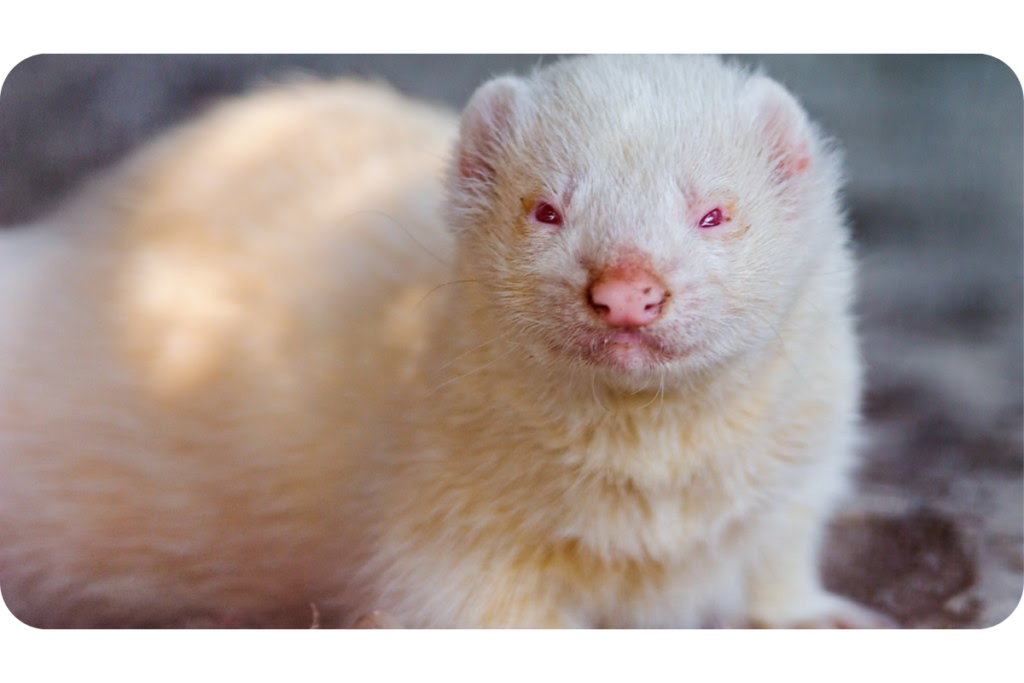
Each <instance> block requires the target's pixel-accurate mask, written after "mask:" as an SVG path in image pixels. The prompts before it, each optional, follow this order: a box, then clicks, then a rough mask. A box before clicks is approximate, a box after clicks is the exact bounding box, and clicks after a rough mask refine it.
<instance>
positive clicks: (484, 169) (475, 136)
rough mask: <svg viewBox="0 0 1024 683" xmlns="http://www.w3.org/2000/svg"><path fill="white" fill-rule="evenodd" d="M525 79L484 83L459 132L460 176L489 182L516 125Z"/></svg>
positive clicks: (474, 98) (467, 111) (470, 102)
mask: <svg viewBox="0 0 1024 683" xmlns="http://www.w3.org/2000/svg"><path fill="white" fill-rule="evenodd" d="M524 90H525V83H524V82H523V81H522V80H521V79H519V78H515V77H513V76H503V77H500V78H496V79H494V80H492V81H490V82H488V83H485V84H484V85H483V86H481V87H480V88H479V89H478V90H477V91H476V93H474V95H473V97H471V98H470V100H469V104H467V105H466V109H465V111H463V113H462V124H461V127H460V132H459V152H458V153H459V156H458V164H459V166H458V170H459V176H460V177H461V178H462V179H463V180H470V181H478V182H481V181H482V182H485V183H489V182H490V181H492V180H493V179H494V172H495V167H496V164H497V161H498V156H499V153H500V150H501V148H502V143H503V142H504V141H505V140H506V139H508V137H509V136H510V134H511V132H512V130H513V128H514V126H515V110H516V101H517V100H518V99H519V97H520V96H521V95H522V94H523V91H524Z"/></svg>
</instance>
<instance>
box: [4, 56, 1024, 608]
mask: <svg viewBox="0 0 1024 683" xmlns="http://www.w3.org/2000/svg"><path fill="white" fill-rule="evenodd" d="M743 59H744V61H750V62H753V63H758V64H761V65H763V66H764V67H765V68H766V69H767V71H768V72H769V73H770V74H771V75H773V76H775V77H776V78H778V79H779V80H781V81H782V82H784V83H785V84H786V85H787V86H789V87H790V88H791V89H792V90H793V91H794V92H796V93H797V94H798V96H799V97H800V98H801V99H802V100H803V101H804V103H805V105H806V106H807V108H808V110H809V111H810V112H811V114H812V116H813V117H814V118H815V119H816V120H818V121H819V122H820V123H821V125H822V126H823V128H824V129H825V130H826V131H828V132H829V133H830V134H832V135H834V136H836V137H837V138H838V139H839V140H840V141H841V143H842V146H843V147H844V148H845V150H846V154H847V160H848V170H849V184H848V198H849V205H850V209H851V217H852V220H853V223H854V226H855V232H856V236H857V240H858V243H859V245H860V252H861V257H862V283H863V285H862V295H861V318H862V325H861V328H862V330H863V333H864V354H865V357H866V359H867V362H868V366H869V389H868V392H867V396H866V417H867V427H868V431H869V435H870V437H871V440H870V443H869V444H868V446H867V448H866V449H865V465H864V467H863V470H862V472H861V487H860V493H859V495H858V496H857V497H856V499H854V500H853V501H851V502H850V504H849V505H848V506H847V508H846V509H845V510H844V511H843V513H842V514H841V515H840V516H839V518H838V519H837V520H836V523H835V526H834V533H833V534H832V537H831V539H830V543H829V546H828V549H827V552H826V556H825V560H824V570H825V576H826V580H827V582H828V583H829V584H830V585H831V586H832V587H833V588H835V589H836V590H838V591H840V592H843V593H846V594H848V595H851V596H853V597H855V598H857V599H859V600H861V601H862V602H864V603H866V604H868V605H873V606H876V607H878V608H880V609H882V610H883V611H886V612H888V613H889V614H891V615H892V616H894V617H896V618H897V619H898V620H899V621H900V622H901V623H902V624H903V625H904V626H908V627H914V626H916V627H984V626H990V625H993V624H996V623H999V622H1000V621H1002V620H1003V619H1005V618H1006V616H1008V615H1009V614H1010V613H1011V612H1012V611H1013V610H1014V609H1015V608H1016V606H1017V604H1018V601H1019V600H1020V596H1021V588H1022V585H1024V446H1022V430H1024V424H1022V423H1024V419H1022V416H1024V400H1022V392H1024V342H1022V337H1024V319H1022V312H1024V289H1022V283H1024V248H1022V246H1024V199H1022V197H1024V170H1022V151H1024V142H1022V124H1024V113H1022V109H1024V101H1022V96H1021V86H1020V83H1019V81H1018V80H1017V77H1016V76H1015V75H1014V74H1013V72H1012V71H1011V70H1010V69H1009V68H1008V67H1007V66H1005V65H1004V64H1002V63H1001V62H999V61H998V60H995V59H993V58H989V57H941V56H939V57H914V56H900V57H856V56H854V57H804V56H799V57H796V56H794V57H780V56H773V57H764V58H750V57H745V58H743ZM537 62H538V58H536V57H510V58H509V57H500V56H488V57H443V56H437V57H428V58H423V57H408V56H406V57H370V56H363V57H296V58H280V57H223V56H221V57H202V56H188V57H103V56H91V57H70V56H41V57H34V58H31V59H29V60H26V61H25V62H23V63H21V64H19V65H18V66H17V67H16V68H15V69H14V71H13V72H12V73H11V74H10V75H9V76H8V77H7V80H6V81H5V82H4V84H3V90H2V91H0V226H3V225H13V224H17V223H19V222H23V221H25V220H28V219H30V218H32V217H34V216H38V215H39V214H40V212H42V211H44V210H45V208H46V207H47V206H48V205H50V204H51V203H52V202H53V201H56V200H57V199H58V198H59V197H60V196H62V195H63V194H64V193H65V192H67V191H68V190H69V189H70V188H72V187H74V186H75V185H76V184H78V183H79V182H81V181H82V179H83V178H84V177H86V176H87V175H88V174H89V173H91V172H94V171H96V170H98V169H100V168H102V167H104V166H106V165H109V164H110V163H112V162H113V161H115V160H117V159H119V158H120V157H121V156H123V155H124V154H125V153H126V152H127V151H128V150H129V149H131V148H132V147H134V146H135V145H137V144H139V143H140V142H142V141H143V140H145V139H147V138H148V137H149V136H151V135H152V134H154V133H155V132H156V131H157V130H159V129H161V128H162V127H164V126H166V125H168V124H169V123H172V122H174V121H177V120H180V119H182V118H183V117H185V116H187V115H189V114H190V113H192V112H194V111H196V110H197V109H199V108H201V107H202V106H203V105H205V104H208V103H209V102H210V101H211V100H212V99H214V98H216V97H218V96H221V95H223V94H226V93H232V92H238V91H240V90H242V89H244V88H245V87H246V86H249V85H253V84H258V83H260V82H263V81H265V80H266V79H268V78H275V77H277V76H279V75H281V74H282V73H286V72H289V71H295V70H297V69H298V70H302V71H307V72H315V73H325V74H340V73H358V74H362V75H370V76H380V77H383V78H385V79H386V80H388V81H390V82H391V83H393V84H395V85H396V86H398V87H399V88H400V89H402V90H405V91H406V92H409V93H412V94H415V95H418V96H421V97H425V98H428V99H432V100H435V101H440V102H448V103H450V104H451V105H453V106H456V107H458V106H461V104H462V103H464V102H465V100H466V98H467V97H468V96H469V94H470V93H471V91H472V90H473V88H474V87H475V86H476V85H477V84H479V83H480V82H481V81H482V80H483V79H484V78H486V77H487V76H488V75H491V74H493V73H500V72H503V71H508V70H518V71H522V70H526V69H529V68H530V67H531V66H532V65H533V64H536V63H537Z"/></svg>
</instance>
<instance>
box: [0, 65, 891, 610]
mask: <svg viewBox="0 0 1024 683" xmlns="http://www.w3.org/2000/svg"><path fill="white" fill-rule="evenodd" d="M456 127H457V122H456V120H455V119H454V118H453V117H451V116H450V115H448V114H447V113H445V112H440V111H437V110H434V109H432V108H428V107H426V106H425V105H419V104H416V103H412V102H409V101H406V100H404V99H403V98H401V97H399V96H397V95H395V94H393V93H391V92H389V91H387V90H386V89H383V88H381V87H378V86H371V85H365V84H359V83H352V82H340V83H334V84H304V85H293V86H291V87H287V88H281V89H276V90H271V91H267V92H263V93H258V94H255V95H252V96H249V97H247V98H244V99H240V100H238V101H235V102H231V103H228V104H225V105H223V106H221V107H220V108H218V109H217V110H215V111H213V112H212V113H210V114H208V115H206V116H205V117H203V118H201V119H200V120H198V121H197V122H195V123H192V124H189V125H186V126H185V127H183V128H181V129H179V130H177V131H174V132H172V133H170V134H169V135H166V136H164V137H163V138H162V139H161V140H159V141H158V142H157V143H155V144H153V145H151V146H150V147H149V148H147V149H145V150H143V151H142V152H141V153H140V154H138V155H137V156H136V157H134V158H133V159H131V160H129V161H128V162H127V163H125V164H123V165H122V166H121V167H120V168H118V169H116V170H115V171H114V172H113V173H112V174H110V175H108V176H107V177H105V178H103V179H101V180H100V181H98V182H97V183H95V184H94V185H92V186H91V187H88V188H86V189H85V190H84V191H83V192H82V193H81V194H80V195H79V196H78V197H77V198H76V199H74V200H73V201H71V202H69V203H68V204H67V205H66V206H64V207H63V208H62V209H61V210H60V211H58V212H57V213H56V214H54V215H53V216H52V217H51V218H50V219H48V220H46V221H44V222H43V223H42V224H40V225H34V226H31V227H26V228H24V229H22V230H16V231H13V232H11V233H9V234H4V235H0V589H2V591H3V597H4V599H5V601H6V602H7V605H8V607H10V609H11V610H12V611H13V612H14V614H15V615H17V616H18V617H20V618H21V619H22V620H24V621H26V622H28V623H30V624H34V625H40V626H55V625H107V624H114V623H119V624H144V623H168V622H173V621H174V620H179V619H180V620H185V619H188V618H189V617H190V616H193V615H206V614H210V613H214V614H216V613H224V614H228V613H230V614H238V613H242V614H259V615H266V614H275V613H277V612H279V611H282V610H288V609H291V608H293V607H295V606H296V605H299V606H304V605H306V604H307V603H309V602H315V603H318V604H322V605H330V606H334V607H336V608H339V609H341V610H343V611H344V612H345V613H346V614H349V615H351V617H352V618H354V617H356V616H358V615H359V614H362V613H365V612H368V611H370V610H374V609H383V610H385V611H387V612H389V613H390V614H392V615H394V617H395V618H397V620H398V622H399V623H402V624H404V625H407V626H545V627H547V626H612V627H620V626H701V625H746V624H751V623H754V624H760V625H767V626H792V625H824V626H829V625H874V624H877V623H879V622H878V621H877V620H875V618H874V617H873V615H871V614H869V613H868V612H866V611H865V610H863V609H862V608H859V607H857V606H855V605H852V604H850V603H848V602H846V601H844V600H841V599H839V598H836V597H834V596H831V595H829V594H827V593H825V592H824V591H823V589H822V588H821V587H820V583H819V580H818V578H817V570H816V563H817V553H818V548H819V544H820V539H821V535H822V532H823V529H824V523H825V521H826V520H827V517H828V515H829V514H830V511H831V509H832V507H833V505H834V503H835V502H836V500H837V497H838V496H839V495H841V494H842V492H843V490H844V488H845V482H846V479H847V473H848V469H849V467H850V465H851V463H852V455H853V450H854V447H855V442H856V431H857V430H856V422H857V410H858V396H859V384H860V364H859V361H858V357H857V346H856V339H855V335H854V331H853V324H852V319H851V315H850V299H851V295H852V291H853V265H852V259H851V257H850V253H849V248H848V245H847V240H848V235H847V230H846V228H845V226H844V222H843V218H842V215H841V210H840V206H839V201H838V196H837V193H838V191H839V170H838V163H837V159H836V155H835V154H834V153H833V152H832V151H831V150H830V149H829V148H828V146H827V145H826V144H825V143H824V142H823V141H822V138H821V136H820V135H819V134H818V133H817V132H816V131H815V129H814V128H813V126H812V125H811V124H810V123H809V122H808V121H807V119H806V117H805V115H804V114H803V112H802V110H801V109H800V107H799V106H798V105H797V104H796V102H795V101H794V100H793V99H792V98H791V97H790V96H789V95H788V93H786V92H785V91H784V90H783V89H782V88H781V87H780V86H778V85H777V84H775V83H774V82H772V81H770V80H768V79H767V78H765V77H763V76H759V75H751V74H748V73H746V72H743V71H741V70H739V69H737V68H735V67H732V66H729V65H725V64H722V63H721V62H719V61H717V60H714V59H711V58H668V57H664V58H661V57H644V58H637V57H633V58H627V57H605V58H585V59H576V60H568V61H565V62H562V63H559V64H556V65H553V66H550V67H547V68H545V69H542V70H540V71H539V72H537V73H536V74H534V75H532V76H530V77H529V78H525V79H522V78H513V77H504V78H499V79H496V80H494V81H492V82H490V83H488V84H486V85H485V86H483V87H482V88H481V89H480V90H479V91H478V92H477V94H476V95H475V96H474V98H473V99H472V101H471V102H470V104H469V105H468V106H467V109H466V112H465V113H464V115H463V118H462V124H461V134H460V135H459V139H460V141H459V143H458V145H457V146H455V147H454V148H453V146H452V145H453V143H454V141H455V137H456V133H457V131H456ZM445 168H448V169H449V174H448V175H449V177H448V180H447V184H448V187H447V192H445V191H444V190H443V189H442V184H443V182H444V180H443V178H442V176H443V173H444V169H445ZM540 204H549V205H552V206H554V207H556V208H557V209H558V211H559V212H560V215H561V217H562V219H563V220H562V222H561V224H559V225H549V224H545V223H542V222H539V221H537V220H536V216H535V213H534V212H535V210H536V207H537V206H538V205H540ZM713 209H720V210H721V212H722V215H723V216H724V219H725V220H723V222H722V224H721V225H718V226H716V227H713V228H709V229H705V228H701V227H699V224H700V221H701V219H702V217H703V216H705V215H706V214H707V213H708V212H709V211H711V210H713ZM623 273H625V274H626V275H623ZM637 273H639V274H641V275H642V277H643V278H647V279H650V280H651V281H655V280H656V281H657V282H658V283H659V284H660V285H661V286H663V287H664V289H665V291H667V292H668V293H669V295H670V296H669V298H666V300H665V306H664V308H663V310H661V312H660V314H659V317H658V318H657V320H656V321H655V322H653V323H652V324H650V325H648V326H646V327H644V328H642V329H639V330H622V329H615V328H612V327H609V326H608V325H606V324H604V323H603V322H602V320H601V319H600V317H599V316H597V315H595V311H594V306H593V304H592V302H591V301H589V300H588V292H590V291H591V289H592V287H593V286H594V283H595V282H597V281H601V280H602V279H607V278H625V279H626V280H629V278H633V277H634V276H636V277H640V276H637V275H636V274H637ZM629 281H632V280H629Z"/></svg>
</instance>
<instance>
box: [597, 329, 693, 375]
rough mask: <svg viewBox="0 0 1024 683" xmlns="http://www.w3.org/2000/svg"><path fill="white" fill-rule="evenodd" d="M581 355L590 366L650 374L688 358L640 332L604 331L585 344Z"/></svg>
mask: <svg viewBox="0 0 1024 683" xmlns="http://www.w3.org/2000/svg"><path fill="white" fill-rule="evenodd" d="M582 351H583V356H584V357H585V358H586V360H587V361H588V362H590V363H592V364H594V365H597V366H600V367H606V368H610V369H615V370H621V371H636V370H651V369H654V368H657V367H661V366H664V365H665V364H666V363H668V362H670V361H672V360H676V359H677V358H679V357H680V356H682V355H685V354H686V351H685V350H676V349H670V348H669V347H668V346H666V344H665V343H664V342H663V341H662V340H661V339H659V338H658V336H657V335H654V334H651V333H650V332H647V331H645V330H641V329H637V328H619V329H613V330H602V331H601V332H600V333H597V334H593V335H591V336H590V337H589V338H588V339H587V340H586V342H585V343H584V344H583V349H582Z"/></svg>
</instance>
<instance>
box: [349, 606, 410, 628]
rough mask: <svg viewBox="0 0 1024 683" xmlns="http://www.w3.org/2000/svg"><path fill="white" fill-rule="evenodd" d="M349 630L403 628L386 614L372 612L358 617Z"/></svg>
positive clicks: (376, 611) (396, 620)
mask: <svg viewBox="0 0 1024 683" xmlns="http://www.w3.org/2000/svg"><path fill="white" fill-rule="evenodd" d="M351 628H403V626H402V624H401V623H400V622H399V621H398V619H395V618H394V617H393V616H391V615H390V614H388V613H387V612H381V611H379V610H374V611H373V612H367V613H366V614H364V615H363V616H361V617H359V618H358V619H356V620H355V622H354V623H353V624H352V626H351Z"/></svg>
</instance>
